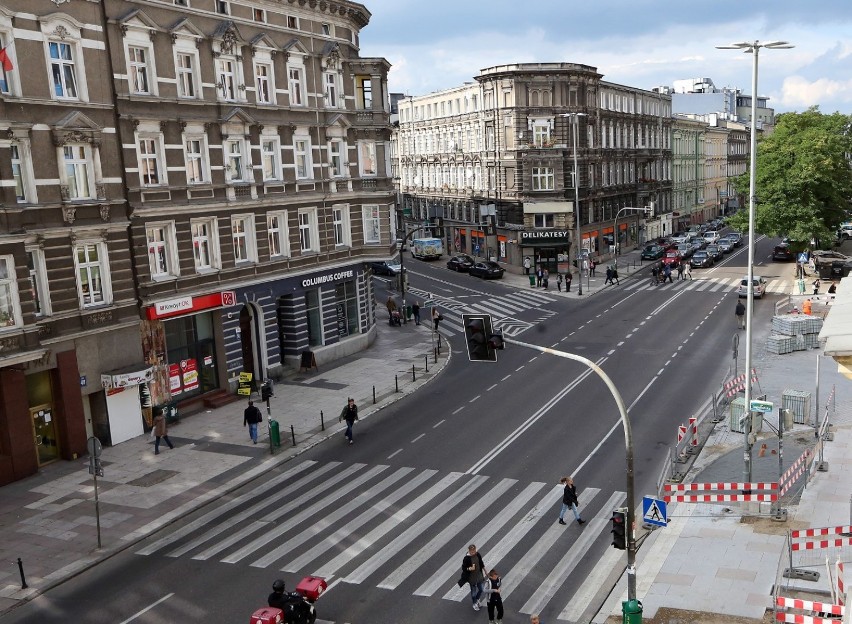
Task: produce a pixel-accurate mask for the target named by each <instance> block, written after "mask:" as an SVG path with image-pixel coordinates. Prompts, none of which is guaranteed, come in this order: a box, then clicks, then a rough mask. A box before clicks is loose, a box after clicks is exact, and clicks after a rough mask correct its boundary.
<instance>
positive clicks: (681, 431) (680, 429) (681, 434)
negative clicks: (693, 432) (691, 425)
mask: <svg viewBox="0 0 852 624" xmlns="http://www.w3.org/2000/svg"><path fill="white" fill-rule="evenodd" d="M685 437H686V427H684V426H683V425H678V426H677V443H678V446H680V443H681V442H683V439H684V438H685Z"/></svg>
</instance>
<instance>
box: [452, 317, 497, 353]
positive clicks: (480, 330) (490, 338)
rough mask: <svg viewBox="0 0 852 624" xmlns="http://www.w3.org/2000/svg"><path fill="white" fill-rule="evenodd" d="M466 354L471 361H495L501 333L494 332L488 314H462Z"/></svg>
mask: <svg viewBox="0 0 852 624" xmlns="http://www.w3.org/2000/svg"><path fill="white" fill-rule="evenodd" d="M462 323H463V324H464V337H465V341H466V343H467V356H468V357H469V358H470V361H471V362H496V361H497V349H502V348H503V334H502V333H500V332H494V330H493V327H492V325H491V315H490V314H462Z"/></svg>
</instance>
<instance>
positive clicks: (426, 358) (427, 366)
mask: <svg viewBox="0 0 852 624" xmlns="http://www.w3.org/2000/svg"><path fill="white" fill-rule="evenodd" d="M423 359H424V360H426V372H427V373H428V372H429V356H428V355H424V356H423Z"/></svg>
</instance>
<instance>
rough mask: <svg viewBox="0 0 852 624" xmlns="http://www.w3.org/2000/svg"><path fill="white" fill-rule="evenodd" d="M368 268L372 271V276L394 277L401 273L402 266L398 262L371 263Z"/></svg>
mask: <svg viewBox="0 0 852 624" xmlns="http://www.w3.org/2000/svg"><path fill="white" fill-rule="evenodd" d="M370 267H371V268H372V269H373V275H390V276H391V277H394V276H395V275H399V273H400V271H402V265H400V264H399V263H398V262H387V261H382V262H371V263H370Z"/></svg>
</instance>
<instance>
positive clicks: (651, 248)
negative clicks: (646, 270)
mask: <svg viewBox="0 0 852 624" xmlns="http://www.w3.org/2000/svg"><path fill="white" fill-rule="evenodd" d="M665 253H666V249H665V247H663V246H661V245H648V246H647V247H645V249H643V250H642V254H641V258H642V260H659V259H660V258H662V257H663V256H664V255H665Z"/></svg>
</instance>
